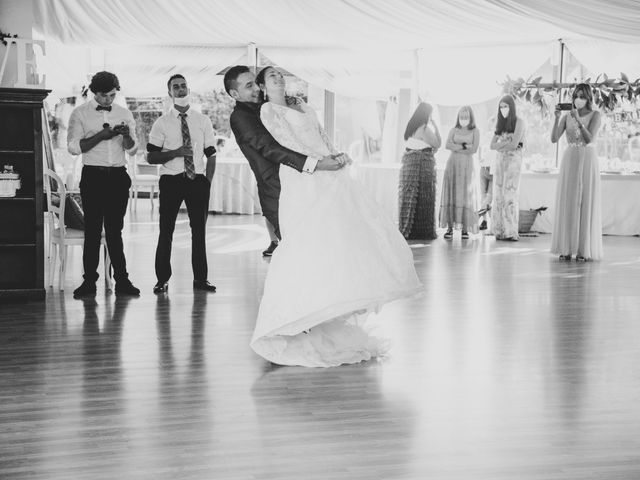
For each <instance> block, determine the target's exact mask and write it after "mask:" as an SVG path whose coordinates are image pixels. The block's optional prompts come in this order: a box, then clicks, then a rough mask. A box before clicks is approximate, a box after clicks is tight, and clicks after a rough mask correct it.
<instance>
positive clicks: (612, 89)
mask: <svg viewBox="0 0 640 480" xmlns="http://www.w3.org/2000/svg"><path fill="white" fill-rule="evenodd" d="M578 83H587V84H589V85H590V86H591V91H592V93H593V101H594V103H595V104H596V105H597V106H598V107H599V108H602V109H603V110H605V111H612V110H614V109H615V108H616V106H618V105H619V104H621V103H622V101H623V100H625V99H626V100H628V101H629V102H630V103H635V101H636V100H637V99H638V98H640V78H638V79H636V80H635V81H631V80H629V77H628V76H627V75H626V74H624V73H620V77H619V78H609V77H608V76H607V74H606V73H601V74H600V75H598V77H597V78H596V79H595V80H594V81H591V78H587V79H586V80H584V81H583V82H573V83H559V82H552V83H543V82H542V77H537V78H534V79H528V80H525V79H523V78H518V79H515V80H514V79H512V78H510V77H509V76H507V80H506V81H505V82H504V83H502V87H503V92H504V93H506V94H511V95H513V96H514V97H516V98H520V99H521V100H524V101H527V102H531V103H533V104H536V105H538V106H539V107H540V110H541V111H542V113H543V114H546V113H549V111H550V110H551V108H553V106H554V105H555V103H556V98H557V93H565V92H569V91H570V90H572V89H573V88H574V87H575V86H576V85H577V84H578Z"/></svg>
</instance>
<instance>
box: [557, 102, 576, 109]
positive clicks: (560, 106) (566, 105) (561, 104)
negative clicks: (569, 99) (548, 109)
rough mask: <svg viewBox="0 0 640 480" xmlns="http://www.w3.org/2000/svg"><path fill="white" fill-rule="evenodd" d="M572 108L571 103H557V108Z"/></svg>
mask: <svg viewBox="0 0 640 480" xmlns="http://www.w3.org/2000/svg"><path fill="white" fill-rule="evenodd" d="M572 108H573V103H559V104H558V109H559V110H571V109H572Z"/></svg>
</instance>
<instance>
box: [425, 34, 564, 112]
mask: <svg viewBox="0 0 640 480" xmlns="http://www.w3.org/2000/svg"><path fill="white" fill-rule="evenodd" d="M554 48H555V49H557V48H558V45H557V42H553V41H549V42H540V43H534V44H524V45H523V44H512V45H497V46H483V47H451V48H429V49H423V50H421V51H420V52H419V56H420V71H419V75H418V78H419V79H420V87H419V93H420V94H421V96H422V98H424V99H425V100H426V101H431V102H433V103H437V104H439V105H461V104H463V105H472V104H477V103H480V102H483V101H485V100H487V99H489V98H493V97H497V96H499V95H500V93H501V91H502V87H501V85H500V82H503V81H504V80H505V79H506V78H507V76H511V77H512V78H518V77H523V78H527V77H529V76H530V75H531V74H532V73H533V72H535V71H536V69H537V68H538V67H539V66H540V65H542V64H543V63H544V62H545V61H546V60H547V59H548V58H549V57H550V56H551V55H552V50H553V49H554ZM549 80H551V79H549Z"/></svg>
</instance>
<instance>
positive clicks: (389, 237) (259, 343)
mask: <svg viewBox="0 0 640 480" xmlns="http://www.w3.org/2000/svg"><path fill="white" fill-rule="evenodd" d="M301 107H302V109H303V112H299V111H297V110H294V109H292V108H288V107H282V106H279V105H275V104H272V103H266V104H265V105H264V106H263V107H262V112H261V117H262V120H263V123H264V125H265V126H266V128H267V129H268V130H269V131H270V132H271V134H272V135H273V136H274V138H275V139H276V140H277V141H278V142H279V143H280V144H282V145H284V146H286V147H287V148H290V149H292V150H295V151H298V152H301V153H303V154H305V155H308V156H315V157H322V156H325V155H328V154H331V153H336V152H335V151H334V149H333V147H332V146H331V144H330V142H329V141H328V139H327V137H326V135H325V134H324V131H323V130H322V128H321V127H320V125H319V123H318V121H317V118H316V114H315V112H314V111H313V110H312V109H311V108H310V107H308V106H307V105H305V104H302V106H301ZM280 182H281V186H282V190H281V194H280V227H281V232H282V242H281V243H280V246H279V247H278V249H277V250H276V251H275V253H274V255H273V257H272V260H271V264H270V266H269V271H268V274H267V278H266V280H265V286H264V294H263V298H262V302H261V304H260V310H259V313H258V319H257V322H256V327H255V330H254V333H253V337H252V340H251V347H252V348H253V350H254V351H255V352H256V353H258V354H259V355H261V356H262V357H264V358H266V359H267V360H269V361H271V362H273V363H277V364H281V365H302V366H307V367H330V366H336V365H340V364H344V363H357V362H360V361H363V360H369V359H371V358H373V357H377V356H380V355H382V354H383V353H385V351H386V350H387V348H388V346H387V342H386V341H385V340H383V339H379V338H376V337H375V336H373V335H372V334H371V331H370V327H369V325H368V324H367V317H368V316H369V314H370V313H371V312H377V311H378V310H379V309H380V308H381V307H382V306H383V305H384V304H385V303H388V302H390V301H392V300H396V299H399V298H403V297H409V296H413V295H416V294H417V293H419V292H420V287H421V286H420V283H419V281H418V278H417V275H416V271H415V268H414V266H413V255H412V253H411V249H410V248H409V246H408V245H407V243H406V241H405V240H404V238H403V237H402V235H401V234H400V233H399V231H398V229H397V227H396V226H395V225H394V224H393V223H392V221H391V220H390V219H389V218H388V217H386V216H385V214H384V213H383V212H382V209H381V208H380V207H378V206H377V205H376V203H375V201H374V200H373V199H372V198H370V197H369V196H368V195H367V194H366V193H365V192H364V191H363V188H362V187H361V185H360V184H359V183H358V182H357V181H355V180H354V179H353V178H352V176H351V174H350V167H345V168H343V169H341V170H338V171H316V172H314V173H313V174H311V175H310V174H306V173H299V172H297V171H296V170H294V169H292V168H289V167H284V166H283V167H281V168H280Z"/></svg>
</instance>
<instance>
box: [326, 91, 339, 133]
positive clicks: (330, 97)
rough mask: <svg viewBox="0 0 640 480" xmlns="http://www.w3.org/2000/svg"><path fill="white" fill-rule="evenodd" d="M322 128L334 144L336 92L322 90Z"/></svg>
mask: <svg viewBox="0 0 640 480" xmlns="http://www.w3.org/2000/svg"><path fill="white" fill-rule="evenodd" d="M324 130H325V132H327V136H328V137H329V138H330V139H331V141H332V142H333V143H334V144H335V142H336V138H335V134H336V94H335V93H334V92H331V91H329V90H325V91H324Z"/></svg>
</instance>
